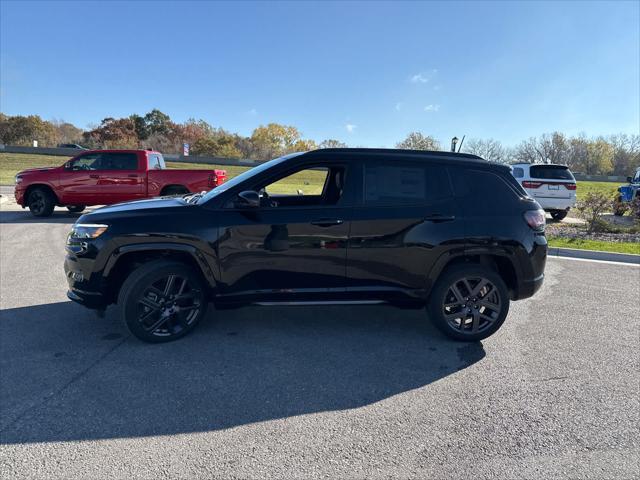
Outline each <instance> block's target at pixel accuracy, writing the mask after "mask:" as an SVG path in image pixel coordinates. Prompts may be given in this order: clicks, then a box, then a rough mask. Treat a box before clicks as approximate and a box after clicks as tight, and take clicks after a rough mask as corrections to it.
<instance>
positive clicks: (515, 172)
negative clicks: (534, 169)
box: [513, 167, 524, 178]
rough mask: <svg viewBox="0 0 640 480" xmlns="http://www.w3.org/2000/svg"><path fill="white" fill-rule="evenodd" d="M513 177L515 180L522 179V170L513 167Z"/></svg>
mask: <svg viewBox="0 0 640 480" xmlns="http://www.w3.org/2000/svg"><path fill="white" fill-rule="evenodd" d="M513 176H514V177H516V178H522V177H524V168H522V167H513Z"/></svg>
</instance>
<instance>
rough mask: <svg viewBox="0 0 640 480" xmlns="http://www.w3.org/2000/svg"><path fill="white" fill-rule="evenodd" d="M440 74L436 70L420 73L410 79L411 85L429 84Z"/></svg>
mask: <svg viewBox="0 0 640 480" xmlns="http://www.w3.org/2000/svg"><path fill="white" fill-rule="evenodd" d="M436 73H438V70H436V69H435V68H434V69H433V70H429V71H428V72H419V73H416V74H415V75H412V76H411V77H409V80H410V81H411V83H427V82H428V81H429V80H431V79H432V78H433V76H434V75H435V74H436Z"/></svg>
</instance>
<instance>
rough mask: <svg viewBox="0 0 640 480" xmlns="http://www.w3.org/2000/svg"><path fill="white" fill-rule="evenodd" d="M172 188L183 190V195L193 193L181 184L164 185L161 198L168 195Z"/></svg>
mask: <svg viewBox="0 0 640 480" xmlns="http://www.w3.org/2000/svg"><path fill="white" fill-rule="evenodd" d="M172 188H175V189H180V190H183V193H189V192H190V191H191V190H189V188H188V187H187V186H186V185H181V184H179V183H171V184H169V185H164V186H163V187H162V189H161V190H160V196H162V195H166V194H167V191H168V190H170V189H172Z"/></svg>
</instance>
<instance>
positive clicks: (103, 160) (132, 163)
mask: <svg viewBox="0 0 640 480" xmlns="http://www.w3.org/2000/svg"><path fill="white" fill-rule="evenodd" d="M100 167H101V170H137V169H138V155H136V154H135V153H103V154H102V155H101V157H100Z"/></svg>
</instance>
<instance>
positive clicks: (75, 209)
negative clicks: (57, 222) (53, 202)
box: [67, 205, 87, 213]
mask: <svg viewBox="0 0 640 480" xmlns="http://www.w3.org/2000/svg"><path fill="white" fill-rule="evenodd" d="M85 208H87V207H86V206H84V205H68V206H67V210H69V211H70V212H71V213H80V212H82V211H83V210H84V209H85Z"/></svg>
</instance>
